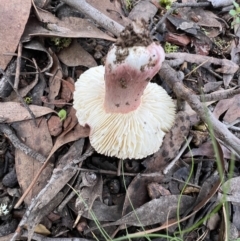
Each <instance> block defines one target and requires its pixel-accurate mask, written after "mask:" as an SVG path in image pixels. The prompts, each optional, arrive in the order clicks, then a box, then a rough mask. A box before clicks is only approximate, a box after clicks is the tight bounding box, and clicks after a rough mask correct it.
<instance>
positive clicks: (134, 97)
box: [104, 43, 165, 113]
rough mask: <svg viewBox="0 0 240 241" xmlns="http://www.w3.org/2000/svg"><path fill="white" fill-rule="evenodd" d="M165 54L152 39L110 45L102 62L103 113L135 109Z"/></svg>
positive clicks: (124, 111)
mask: <svg viewBox="0 0 240 241" xmlns="http://www.w3.org/2000/svg"><path fill="white" fill-rule="evenodd" d="M164 58H165V54H164V51H163V48H162V47H161V46H160V45H159V44H156V43H152V44H150V45H149V46H148V47H143V46H141V47H140V46H135V47H129V48H121V47H118V46H114V47H113V48H112V49H111V50H110V51H109V53H108V55H107V59H106V64H105V66H106V67H105V76H104V78H105V101H104V108H105V111H106V112H107V113H128V112H130V111H133V110H136V109H137V108H138V107H139V105H140V103H141V96H142V95H143V91H144V90H145V88H146V86H147V85H148V83H149V81H150V80H151V79H152V78H153V76H154V75H155V74H156V73H157V72H158V71H159V69H160V67H161V64H162V62H163V61H164Z"/></svg>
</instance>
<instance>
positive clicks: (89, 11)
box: [62, 0, 124, 36]
mask: <svg viewBox="0 0 240 241" xmlns="http://www.w3.org/2000/svg"><path fill="white" fill-rule="evenodd" d="M62 2H64V3H66V4H67V5H69V6H71V7H73V8H75V9H77V10H79V11H80V12H82V13H83V14H86V15H87V16H89V17H90V18H92V19H93V20H95V21H96V22H97V23H98V24H99V25H101V26H102V27H103V28H105V29H106V30H108V31H109V32H111V33H113V34H114V35H115V36H118V35H119V33H120V32H122V30H123V29H124V27H123V26H122V25H121V24H119V23H117V22H115V21H114V20H113V19H111V18H109V17H108V16H106V15H105V14H103V13H101V12H100V11H98V10H97V9H96V8H94V7H93V6H91V5H90V4H88V3H87V2H86V1H85V0H62Z"/></svg>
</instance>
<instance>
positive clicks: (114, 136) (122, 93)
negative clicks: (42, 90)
mask: <svg viewBox="0 0 240 241" xmlns="http://www.w3.org/2000/svg"><path fill="white" fill-rule="evenodd" d="M147 45H148V46H126V44H125V46H118V45H117V44H115V45H113V47H112V48H111V49H110V51H109V52H108V54H107V57H106V62H105V67H104V66H97V67H93V68H90V69H89V70H87V71H85V72H84V73H83V74H82V75H81V76H80V78H79V79H78V80H77V82H76V83H75V92H74V95H73V99H74V101H73V107H74V108H75V110H76V116H77V118H78V121H79V123H80V125H82V126H85V125H88V126H89V127H90V135H89V138H90V143H91V145H92V146H93V148H94V149H95V150H96V151H97V152H98V153H100V154H104V155H107V156H115V157H118V158H120V159H126V158H131V159H140V158H144V157H146V156H148V155H151V154H153V153H155V152H156V151H158V149H159V148H160V146H161V144H162V141H163V138H164V135H165V134H166V132H168V131H169V130H170V128H171V127H172V125H173V123H174V119H175V104H174V102H173V100H172V99H171V97H170V96H169V95H168V94H167V93H166V91H165V90H164V89H163V88H162V87H161V86H159V85H157V84H155V83H149V82H150V80H151V79H152V78H153V77H154V75H155V74H156V73H157V72H158V71H159V69H160V68H161V64H162V62H163V61H164V58H165V54H164V50H163V48H162V47H161V46H160V44H158V43H155V42H152V43H150V44H149V43H147Z"/></svg>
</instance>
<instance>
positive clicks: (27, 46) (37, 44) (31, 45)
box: [24, 40, 53, 72]
mask: <svg viewBox="0 0 240 241" xmlns="http://www.w3.org/2000/svg"><path fill="white" fill-rule="evenodd" d="M24 48H25V49H32V50H36V51H41V52H44V53H45V54H46V55H47V57H48V64H47V66H46V67H45V68H43V69H41V71H42V72H45V71H47V70H49V69H50V68H51V67H52V65H53V59H52V56H51V54H50V53H49V51H48V50H47V49H46V48H45V47H44V46H43V44H42V43H41V42H38V41H37V40H32V41H31V42H29V43H27V44H25V45H24Z"/></svg>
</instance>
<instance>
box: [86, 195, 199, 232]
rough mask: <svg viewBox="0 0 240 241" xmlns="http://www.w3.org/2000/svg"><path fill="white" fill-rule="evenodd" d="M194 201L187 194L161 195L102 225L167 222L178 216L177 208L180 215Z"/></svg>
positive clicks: (146, 224) (147, 224)
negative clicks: (114, 220) (116, 219)
mask: <svg viewBox="0 0 240 241" xmlns="http://www.w3.org/2000/svg"><path fill="white" fill-rule="evenodd" d="M179 200H180V202H179ZM194 201H195V198H194V197H190V196H186V195H169V196H161V197H160V198H158V199H153V200H151V201H149V202H147V203H145V204H144V205H142V206H141V207H139V208H137V209H135V210H133V211H132V212H130V213H128V214H127V215H125V216H123V217H122V218H121V219H120V220H118V221H116V222H112V223H110V224H106V225H103V226H102V227H107V226H112V225H121V224H124V228H125V225H126V224H127V225H131V226H132V225H133V226H137V227H142V226H149V225H153V224H157V223H163V222H167V221H168V220H169V219H172V218H177V210H179V214H180V215H181V214H183V213H184V212H185V211H186V210H188V209H189V208H190V207H191V206H192V205H193V203H194ZM91 230H93V229H89V230H87V232H89V231H91Z"/></svg>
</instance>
